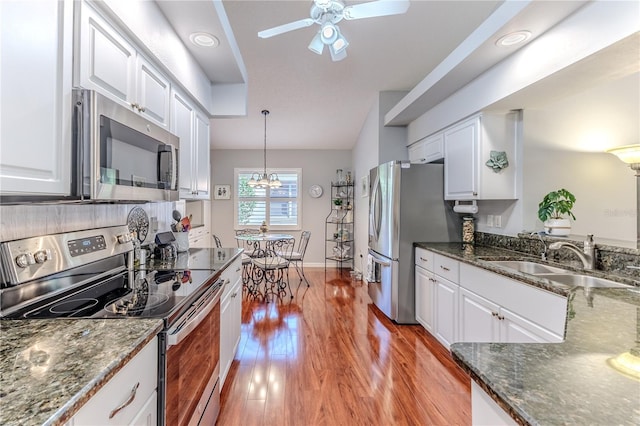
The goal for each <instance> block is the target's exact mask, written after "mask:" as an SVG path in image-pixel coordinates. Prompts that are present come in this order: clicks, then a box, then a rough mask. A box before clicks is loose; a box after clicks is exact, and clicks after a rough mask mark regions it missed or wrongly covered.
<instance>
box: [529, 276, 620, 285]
mask: <svg viewBox="0 0 640 426" xmlns="http://www.w3.org/2000/svg"><path fill="white" fill-rule="evenodd" d="M536 276H537V277H538V278H546V279H548V280H550V281H555V282H558V283H561V284H565V285H569V286H576V287H605V288H630V287H631V286H629V285H627V284H621V283H618V282H615V281H611V280H607V279H605V278H598V277H592V276H590V275H579V274H536Z"/></svg>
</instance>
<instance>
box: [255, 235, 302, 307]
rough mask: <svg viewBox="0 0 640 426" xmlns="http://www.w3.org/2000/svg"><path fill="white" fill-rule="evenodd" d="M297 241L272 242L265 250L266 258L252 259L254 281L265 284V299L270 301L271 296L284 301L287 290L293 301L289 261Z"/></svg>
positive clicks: (290, 239) (285, 239)
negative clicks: (288, 258)
mask: <svg viewBox="0 0 640 426" xmlns="http://www.w3.org/2000/svg"><path fill="white" fill-rule="evenodd" d="M295 243H296V240H295V239H294V238H283V239H281V240H276V241H271V242H270V244H269V246H268V248H266V249H265V252H264V256H262V257H254V258H251V264H252V265H253V268H252V269H251V271H252V277H251V279H252V281H253V282H254V283H264V299H265V301H267V302H268V301H269V299H270V296H273V298H277V299H282V297H283V296H286V294H287V289H289V293H290V294H291V298H292V299H293V292H292V291H291V287H290V285H289V264H290V262H289V260H287V257H291V253H292V252H293V247H294V246H295Z"/></svg>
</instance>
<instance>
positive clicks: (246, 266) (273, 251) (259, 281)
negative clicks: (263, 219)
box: [235, 233, 295, 299]
mask: <svg viewBox="0 0 640 426" xmlns="http://www.w3.org/2000/svg"><path fill="white" fill-rule="evenodd" d="M235 238H236V240H237V241H238V243H239V244H238V247H243V248H244V249H245V253H244V254H245V255H246V256H248V257H249V258H251V259H253V258H260V257H267V256H278V255H279V253H278V249H277V248H276V247H275V246H278V247H281V245H280V244H282V243H280V242H284V241H291V242H292V243H293V241H295V239H294V236H293V235H291V234H284V233H246V234H236V236H235ZM285 244H286V243H285ZM254 268H255V265H254V263H253V262H252V261H251V262H243V290H244V292H245V293H246V294H248V295H249V296H251V297H253V298H254V299H266V298H267V293H269V292H268V289H267V278H266V274H265V273H264V271H262V273H256V272H260V271H259V270H258V271H256V270H255V269H254ZM263 284H264V290H263V291H262V290H261V287H262V285H263ZM279 293H280V292H278V294H279Z"/></svg>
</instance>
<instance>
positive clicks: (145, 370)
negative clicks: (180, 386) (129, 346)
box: [72, 338, 158, 426]
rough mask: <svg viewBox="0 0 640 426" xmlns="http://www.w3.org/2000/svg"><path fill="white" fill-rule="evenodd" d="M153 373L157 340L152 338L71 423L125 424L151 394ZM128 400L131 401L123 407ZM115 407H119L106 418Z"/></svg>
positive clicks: (77, 425)
mask: <svg viewBox="0 0 640 426" xmlns="http://www.w3.org/2000/svg"><path fill="white" fill-rule="evenodd" d="M157 371H158V339H157V338H154V339H153V340H151V341H150V342H149V343H147V345H146V346H145V347H144V348H143V349H142V351H140V352H139V353H138V354H137V355H136V356H134V357H133V359H131V361H129V362H128V363H127V364H126V365H125V366H124V367H123V368H122V369H121V370H120V371H119V372H118V373H116V375H115V376H113V377H112V378H111V380H109V381H108V382H107V384H105V385H104V386H103V387H102V389H100V390H99V391H98V392H97V393H96V394H95V395H94V396H93V397H92V398H91V399H90V400H89V401H88V402H87V403H86V404H85V405H83V406H82V408H80V410H79V411H78V412H77V413H76V414H75V416H73V423H72V424H73V425H74V426H80V425H96V424H99V425H124V424H129V423H130V422H131V421H132V420H134V418H135V417H136V416H137V415H138V413H139V412H140V411H141V410H143V408H144V406H145V404H146V403H147V401H148V399H149V397H150V396H152V395H153V394H154V392H155V390H156V387H157V383H158V375H157ZM134 389H135V390H134ZM129 399H131V402H130V403H129V404H128V405H126V404H127V402H128V401H129ZM119 407H123V408H122V409H121V410H119V411H117V412H116V413H115V414H113V416H112V417H111V418H109V416H110V415H112V413H114V412H115V410H117V409H118V408H119Z"/></svg>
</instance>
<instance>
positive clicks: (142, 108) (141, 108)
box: [138, 105, 147, 112]
mask: <svg viewBox="0 0 640 426" xmlns="http://www.w3.org/2000/svg"><path fill="white" fill-rule="evenodd" d="M146 110H147V109H146V108H145V107H143V106H141V105H138V111H140V112H145V111H146Z"/></svg>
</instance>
